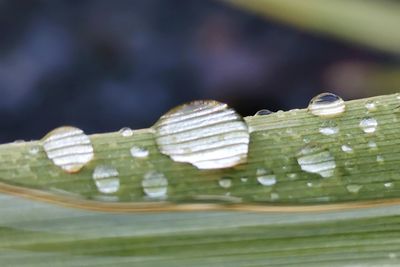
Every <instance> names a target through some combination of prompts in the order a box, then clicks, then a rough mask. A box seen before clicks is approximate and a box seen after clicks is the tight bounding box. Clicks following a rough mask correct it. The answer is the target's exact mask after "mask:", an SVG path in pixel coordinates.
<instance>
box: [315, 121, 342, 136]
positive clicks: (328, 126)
mask: <svg viewBox="0 0 400 267" xmlns="http://www.w3.org/2000/svg"><path fill="white" fill-rule="evenodd" d="M319 132H320V133H321V134H324V135H333V134H337V133H338V132H339V128H338V127H337V124H336V123H335V122H334V121H324V122H323V123H322V125H321V127H320V128H319Z"/></svg>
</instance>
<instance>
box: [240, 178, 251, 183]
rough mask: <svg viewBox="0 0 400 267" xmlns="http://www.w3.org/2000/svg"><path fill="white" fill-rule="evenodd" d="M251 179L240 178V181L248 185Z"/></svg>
mask: <svg viewBox="0 0 400 267" xmlns="http://www.w3.org/2000/svg"><path fill="white" fill-rule="evenodd" d="M248 180H249V179H248V178H247V177H242V178H240V181H242V183H247V181H248Z"/></svg>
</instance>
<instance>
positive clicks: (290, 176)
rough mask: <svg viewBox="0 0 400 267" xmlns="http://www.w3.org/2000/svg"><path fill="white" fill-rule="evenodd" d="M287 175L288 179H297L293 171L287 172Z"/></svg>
mask: <svg viewBox="0 0 400 267" xmlns="http://www.w3.org/2000/svg"><path fill="white" fill-rule="evenodd" d="M287 177H288V178H289V179H290V180H295V179H297V173H294V172H292V173H288V174H287Z"/></svg>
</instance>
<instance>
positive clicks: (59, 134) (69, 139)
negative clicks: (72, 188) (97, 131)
mask: <svg viewBox="0 0 400 267" xmlns="http://www.w3.org/2000/svg"><path fill="white" fill-rule="evenodd" d="M43 148H44V151H45V152H46V154H47V157H48V158H49V159H51V160H52V161H53V163H54V164H55V165H57V166H58V167H60V168H62V169H63V170H64V171H66V172H69V173H73V172H78V171H79V170H81V169H82V168H83V166H85V165H86V164H87V163H88V162H89V161H91V160H92V158H93V156H94V153H93V146H92V143H91V142H90V139H89V136H87V135H86V134H85V133H84V132H83V131H82V130H81V129H78V128H75V127H69V126H65V127H60V128H57V129H55V130H53V131H51V132H50V133H49V134H47V135H46V136H45V137H44V139H43Z"/></svg>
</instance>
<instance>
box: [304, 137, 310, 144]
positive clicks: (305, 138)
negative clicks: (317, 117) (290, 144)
mask: <svg viewBox="0 0 400 267" xmlns="http://www.w3.org/2000/svg"><path fill="white" fill-rule="evenodd" d="M303 142H304V143H306V144H308V143H310V142H311V139H310V138H308V137H304V138H303Z"/></svg>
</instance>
